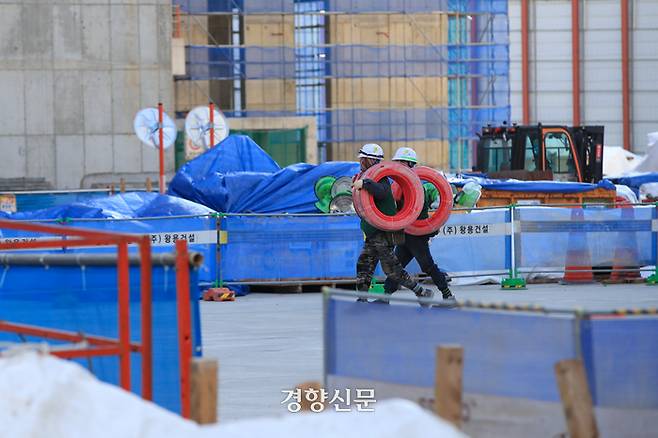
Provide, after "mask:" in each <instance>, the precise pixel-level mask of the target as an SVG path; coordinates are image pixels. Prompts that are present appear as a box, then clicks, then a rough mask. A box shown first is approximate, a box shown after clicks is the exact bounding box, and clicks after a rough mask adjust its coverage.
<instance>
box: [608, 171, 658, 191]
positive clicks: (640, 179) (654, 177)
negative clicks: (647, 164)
mask: <svg viewBox="0 0 658 438" xmlns="http://www.w3.org/2000/svg"><path fill="white" fill-rule="evenodd" d="M612 181H613V182H614V183H615V184H621V185H624V186H628V187H630V188H631V190H633V191H634V192H635V194H636V195H638V196H639V194H640V186H641V185H642V184H646V183H653V182H658V172H650V173H643V174H639V175H631V176H622V177H619V178H612Z"/></svg>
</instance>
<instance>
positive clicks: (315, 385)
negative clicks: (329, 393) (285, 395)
mask: <svg viewBox="0 0 658 438" xmlns="http://www.w3.org/2000/svg"><path fill="white" fill-rule="evenodd" d="M295 389H299V390H301V400H300V402H299V405H300V406H301V410H302V411H310V410H311V404H313V403H315V402H313V403H312V402H311V401H310V400H308V398H306V396H305V394H306V391H307V390H309V389H311V390H314V391H316V392H317V393H318V394H320V395H321V394H322V393H321V391H322V384H321V383H320V382H304V383H300V384H299V385H297V387H296V388H295ZM320 395H319V396H318V400H317V401H318V402H319V403H321V404H322V405H324V402H322V401H321V400H322V397H321V396H320Z"/></svg>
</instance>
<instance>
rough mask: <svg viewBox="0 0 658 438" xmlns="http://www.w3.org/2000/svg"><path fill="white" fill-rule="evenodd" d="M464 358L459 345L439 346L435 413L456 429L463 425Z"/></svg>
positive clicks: (435, 386) (462, 350) (435, 385)
mask: <svg viewBox="0 0 658 438" xmlns="http://www.w3.org/2000/svg"><path fill="white" fill-rule="evenodd" d="M463 357H464V349H463V348H462V347H461V346H459V345H439V347H438V348H437V350H436V370H435V380H434V382H435V383H434V412H435V413H436V415H438V416H439V417H441V418H443V419H444V420H446V421H449V422H450V423H452V424H454V425H455V426H456V427H461V424H462V371H463V365H464V360H463Z"/></svg>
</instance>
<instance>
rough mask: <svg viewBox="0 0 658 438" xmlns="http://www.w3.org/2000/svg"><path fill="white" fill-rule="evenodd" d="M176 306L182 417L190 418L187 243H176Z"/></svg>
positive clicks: (190, 340)
mask: <svg viewBox="0 0 658 438" xmlns="http://www.w3.org/2000/svg"><path fill="white" fill-rule="evenodd" d="M176 304H177V306H178V345H179V350H178V351H179V357H180V370H181V402H182V403H181V415H182V416H183V417H184V418H190V361H191V359H192V331H191V327H192V314H191V309H190V265H189V255H188V252H187V241H185V240H177V241H176Z"/></svg>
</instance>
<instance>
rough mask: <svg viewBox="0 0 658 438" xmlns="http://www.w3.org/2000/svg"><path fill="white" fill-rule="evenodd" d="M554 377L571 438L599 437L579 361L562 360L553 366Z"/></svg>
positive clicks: (585, 376)
mask: <svg viewBox="0 0 658 438" xmlns="http://www.w3.org/2000/svg"><path fill="white" fill-rule="evenodd" d="M555 377H556V378H557V384H558V387H559V389H560V398H561V399H562V407H563V408H564V416H565V418H566V420H567V428H568V429H569V436H570V437H571V438H593V437H598V436H599V431H598V428H597V427H596V418H595V417H594V408H593V407H592V396H591V395H590V393H589V387H588V386H587V375H586V374H585V367H584V366H583V363H582V361H580V360H575V359H571V360H562V361H560V362H558V363H556V364H555Z"/></svg>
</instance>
